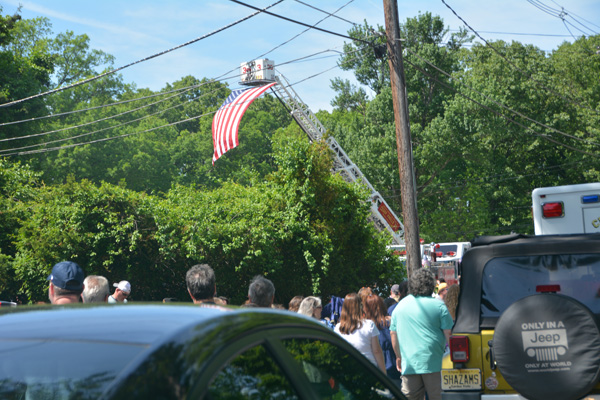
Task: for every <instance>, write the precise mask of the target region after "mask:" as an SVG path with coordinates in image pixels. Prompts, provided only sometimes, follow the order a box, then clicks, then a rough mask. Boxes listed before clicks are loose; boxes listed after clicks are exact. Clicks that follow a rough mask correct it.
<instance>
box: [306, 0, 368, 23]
mask: <svg viewBox="0 0 600 400" xmlns="http://www.w3.org/2000/svg"><path fill="white" fill-rule="evenodd" d="M295 1H296V2H297V3H300V4H304V5H305V6H307V7H310V8H312V9H313V10H317V11H320V12H322V13H324V14H327V15H328V16H330V17H335V18H337V19H339V20H341V21H344V22H347V23H349V24H351V25H354V26H356V25H357V24H356V23H355V22H352V21H348V20H347V19H344V18H342V17H339V16H337V15H335V13H337V12H338V11H339V10H340V9H341V8H340V9H338V10H337V11H334V12H333V13H328V12H327V11H324V10H321V9H320V8H317V7H315V6H313V5H310V4H308V3H305V2H303V1H300V0H295ZM352 1H354V0H352ZM352 1H349V2H348V3H346V5H344V6H343V7H345V6H347V5H348V4H350V3H351V2H352Z"/></svg>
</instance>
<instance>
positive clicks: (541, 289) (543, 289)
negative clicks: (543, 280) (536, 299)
mask: <svg viewBox="0 0 600 400" xmlns="http://www.w3.org/2000/svg"><path fill="white" fill-rule="evenodd" d="M535 291H536V292H538V293H558V292H560V285H537V286H536V287H535Z"/></svg>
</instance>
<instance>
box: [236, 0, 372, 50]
mask: <svg viewBox="0 0 600 400" xmlns="http://www.w3.org/2000/svg"><path fill="white" fill-rule="evenodd" d="M230 1H232V2H234V3H237V4H239V5H242V6H245V7H248V8H252V9H253V10H258V8H257V7H254V6H253V5H250V4H246V3H244V2H242V1H239V0H230ZM265 10H266V9H265ZM265 10H261V12H262V13H264V14H268V15H271V16H273V17H277V18H280V19H283V20H286V21H289V22H292V23H294V24H298V25H303V26H306V27H312V29H315V30H317V31H321V32H325V33H328V34H330V35H335V36H339V37H343V38H345V39H350V40H353V41H356V42H362V43H366V44H369V45H373V43H371V42H368V41H366V40H363V39H358V38H353V37H350V36H348V35H344V34H342V33H337V32H333V31H329V30H327V29H323V28H319V27H316V26H312V25H309V24H306V23H304V22H300V21H297V20H295V19H291V18H288V17H284V16H283V15H279V14H275V13H272V12H270V11H265Z"/></svg>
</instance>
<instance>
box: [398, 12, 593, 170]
mask: <svg viewBox="0 0 600 400" xmlns="http://www.w3.org/2000/svg"><path fill="white" fill-rule="evenodd" d="M442 1H443V0H442ZM405 61H406V62H407V63H408V64H410V65H411V66H412V67H413V68H415V69H416V70H417V71H419V72H421V73H422V74H424V75H426V76H428V77H429V78H431V79H433V80H435V81H436V82H438V83H439V84H440V85H442V86H445V87H446V88H448V89H450V90H453V91H454V92H456V93H457V94H458V95H459V96H462V97H464V98H465V99H467V100H469V101H471V102H473V103H475V104H477V105H479V106H480V107H481V108H484V109H486V110H488V111H491V112H492V113H494V114H496V115H497V116H499V117H500V118H503V119H505V120H507V121H508V122H511V123H513V124H516V125H518V126H520V127H522V128H523V129H525V131H531V132H532V133H533V134H534V135H535V136H538V137H540V138H542V139H545V140H548V141H550V142H552V143H554V144H557V145H559V146H562V147H565V148H568V149H570V150H573V151H575V152H578V153H582V154H586V155H588V156H592V157H597V158H600V154H593V153H588V152H587V151H584V150H580V149H578V148H576V147H573V146H569V145H567V144H565V143H561V142H559V141H557V140H555V139H552V138H550V137H548V136H547V135H543V134H541V133H539V132H536V131H534V130H533V129H531V128H530V127H527V126H525V125H523V124H522V123H520V122H518V121H515V120H514V119H512V118H509V117H507V116H506V115H504V114H502V113H501V112H499V111H496V110H494V109H492V108H490V107H488V106H486V105H484V104H482V103H480V102H479V101H477V100H475V99H473V98H471V97H469V96H467V95H466V94H464V93H461V92H460V91H458V90H457V89H455V88H454V87H452V86H450V85H448V84H446V83H444V82H442V81H440V80H439V79H437V78H436V77H434V76H433V75H431V74H429V73H428V72H426V71H424V70H422V69H421V68H419V67H418V66H416V65H415V64H413V63H411V62H410V61H408V60H405Z"/></svg>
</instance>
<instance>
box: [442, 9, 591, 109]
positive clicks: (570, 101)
mask: <svg viewBox="0 0 600 400" xmlns="http://www.w3.org/2000/svg"><path fill="white" fill-rule="evenodd" d="M528 1H529V0H528ZM442 3H444V5H445V6H446V7H448V9H450V11H452V13H453V14H454V15H455V16H456V17H457V18H458V19H460V20H461V21H462V22H463V23H464V24H465V25H466V26H467V27H468V28H469V29H470V30H471V32H473V33H474V34H475V35H477V37H478V38H479V39H481V40H482V41H483V42H484V43H485V44H486V45H487V46H488V47H489V48H491V49H492V50H493V51H494V52H495V53H496V54H498V55H499V56H500V57H501V58H502V59H503V60H504V61H506V62H507V63H508V64H509V65H510V66H511V67H512V68H514V69H515V70H517V71H519V72H520V73H521V74H523V75H524V76H525V77H526V78H527V79H531V80H532V81H533V82H535V83H536V84H537V85H539V86H540V87H541V88H543V89H545V90H547V91H549V92H550V93H553V94H555V95H556V96H559V97H560V98H562V99H563V100H565V101H566V102H568V103H570V104H573V105H577V106H579V107H582V105H581V102H575V103H574V102H573V101H572V100H571V99H568V98H566V97H565V96H563V95H562V94H561V93H558V92H556V91H555V90H553V89H551V88H549V87H547V86H546V85H544V84H543V83H542V82H540V81H539V80H537V79H535V78H534V77H533V76H531V75H530V74H528V73H527V72H525V71H523V70H522V69H521V68H519V67H517V66H516V65H515V64H514V63H513V62H512V61H510V60H509V59H508V58H506V56H504V55H503V54H502V53H500V52H499V51H498V49H496V48H495V47H494V46H492V45H491V44H490V43H489V42H488V41H487V40H485V38H484V37H483V36H481V35H480V34H479V32H477V31H476V30H475V29H473V27H471V25H469V24H468V23H467V21H465V20H464V18H462V17H461V16H460V15H458V14H457V12H456V11H454V9H453V8H452V7H450V5H448V3H446V1H445V0H442ZM583 108H586V109H588V110H590V111H592V112H594V113H596V114H597V113H598V111H596V110H595V109H593V108H590V107H588V106H586V105H583Z"/></svg>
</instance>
